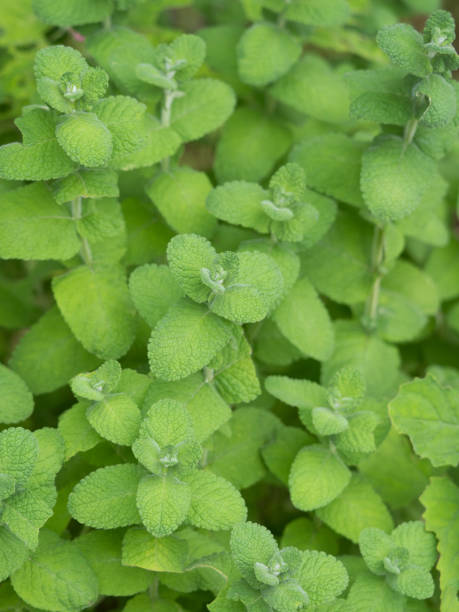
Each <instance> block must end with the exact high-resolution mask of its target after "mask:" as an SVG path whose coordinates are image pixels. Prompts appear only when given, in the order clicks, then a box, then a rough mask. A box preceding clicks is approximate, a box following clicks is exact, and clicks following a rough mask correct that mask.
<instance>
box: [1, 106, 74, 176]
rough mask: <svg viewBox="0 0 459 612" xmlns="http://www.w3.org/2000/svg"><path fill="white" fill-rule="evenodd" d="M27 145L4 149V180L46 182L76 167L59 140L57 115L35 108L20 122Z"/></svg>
mask: <svg viewBox="0 0 459 612" xmlns="http://www.w3.org/2000/svg"><path fill="white" fill-rule="evenodd" d="M16 123H17V126H18V127H19V128H20V130H21V132H22V134H23V143H24V144H20V143H18V142H13V143H10V144H6V145H3V146H2V147H0V168H1V170H0V178H4V179H13V180H16V181H18V180H27V181H46V180H49V179H53V178H54V179H56V178H61V177H63V176H66V175H67V174H70V172H72V171H73V170H75V168H76V164H75V163H74V162H73V161H72V160H71V159H70V157H68V156H67V155H66V153H65V152H64V151H63V149H62V148H61V147H60V146H59V143H58V142H57V140H56V136H55V133H54V132H55V128H56V117H55V115H54V113H53V112H50V111H48V110H44V109H33V110H30V111H28V112H27V113H25V114H24V115H23V116H22V117H20V118H19V119H17V120H16Z"/></svg>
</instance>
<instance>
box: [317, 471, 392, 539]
mask: <svg viewBox="0 0 459 612" xmlns="http://www.w3.org/2000/svg"><path fill="white" fill-rule="evenodd" d="M318 516H320V518H321V520H323V521H324V522H325V523H326V524H327V525H328V526H329V527H330V528H331V529H333V530H334V531H336V532H337V533H339V534H341V535H344V536H345V537H346V538H349V539H350V540H352V541H353V542H357V541H358V539H359V535H360V532H361V531H362V529H366V528H367V527H377V528H378V529H382V530H384V531H390V530H391V529H392V526H393V522H392V517H391V515H390V513H389V511H388V509H387V507H386V506H385V504H384V502H383V501H382V499H381V498H380V497H379V495H378V494H377V493H376V492H375V491H374V490H373V488H372V486H371V485H370V483H368V482H367V481H366V480H365V479H364V478H362V477H361V476H353V478H352V479H351V481H350V482H349V484H348V486H347V487H346V489H344V491H343V492H342V493H341V495H340V496H339V497H337V498H336V499H335V500H334V501H332V502H331V503H330V504H329V505H328V506H326V507H325V508H320V509H319V510H318Z"/></svg>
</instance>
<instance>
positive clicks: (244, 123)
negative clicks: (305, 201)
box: [209, 106, 291, 229]
mask: <svg viewBox="0 0 459 612" xmlns="http://www.w3.org/2000/svg"><path fill="white" fill-rule="evenodd" d="M290 141H291V136H290V134H289V131H288V130H287V129H286V128H285V127H284V126H283V125H281V124H280V123H279V122H278V121H275V120H274V119H273V118H271V117H269V116H268V115H265V114H262V113H261V112H260V111H259V110H258V109H257V110H255V109H252V108H250V107H245V106H243V107H240V108H238V109H236V110H235V111H234V113H233V114H232V115H231V117H230V118H229V119H228V121H227V122H226V124H225V126H224V128H223V130H222V133H221V136H220V138H219V140H218V143H217V148H216V152H215V161H214V170H215V174H216V176H217V178H218V181H219V183H224V182H226V181H236V180H240V181H259V180H261V179H263V178H265V177H266V176H267V175H268V174H269V173H270V172H271V170H272V169H273V166H274V165H275V163H276V162H277V161H278V160H279V159H281V158H282V157H283V156H284V155H285V153H286V152H287V150H288V147H289V145H290ZM220 189H221V187H220ZM259 190H260V191H261V188H259ZM265 197H266V196H265ZM209 210H210V212H212V213H213V214H215V213H214V211H213V210H211V209H210V208H209ZM228 212H230V209H228ZM240 213H242V211H240ZM261 213H262V211H261V210H260V211H259V214H260V215H261ZM216 216H217V217H219V215H218V214H216ZM263 216H264V215H263ZM221 218H223V217H221ZM239 223H240V224H241V225H246V224H245V223H241V222H240V221H239ZM265 223H266V220H265ZM247 227H252V226H251V225H249V226H247ZM255 229H257V228H256V227H255Z"/></svg>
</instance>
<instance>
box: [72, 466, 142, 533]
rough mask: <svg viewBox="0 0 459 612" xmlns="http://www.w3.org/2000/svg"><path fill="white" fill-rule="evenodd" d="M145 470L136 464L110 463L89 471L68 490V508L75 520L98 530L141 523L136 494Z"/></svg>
mask: <svg viewBox="0 0 459 612" xmlns="http://www.w3.org/2000/svg"><path fill="white" fill-rule="evenodd" d="M143 474H144V471H143V470H142V469H141V468H139V466H138V465H134V464H132V463H124V464H120V465H110V466H108V467H103V468H100V469H98V470H95V471H94V472H91V473H90V474H88V476H86V477H85V478H83V480H81V481H80V482H79V483H78V484H77V485H76V486H75V488H74V489H73V491H72V492H71V493H70V496H69V501H68V509H69V512H70V514H71V515H72V516H73V518H75V519H76V520H77V521H78V522H80V523H82V524H83V525H88V526H89V527H95V528H98V529H115V528H117V527H126V526H127V525H133V524H137V523H140V517H139V513H138V511H137V508H136V503H135V500H136V494H137V486H138V484H139V481H140V479H141V477H142V475H143Z"/></svg>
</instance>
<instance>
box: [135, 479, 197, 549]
mask: <svg viewBox="0 0 459 612" xmlns="http://www.w3.org/2000/svg"><path fill="white" fill-rule="evenodd" d="M190 502H191V491H190V487H189V485H188V484H186V483H184V482H181V481H180V480H178V479H177V478H175V477H174V476H169V475H165V476H144V477H143V478H142V479H141V481H140V483H139V488H138V490H137V508H138V510H139V514H140V518H141V520H142V523H143V524H144V525H145V527H146V529H147V531H148V532H149V533H151V534H152V535H154V536H155V537H157V538H162V537H163V536H167V535H170V534H171V533H173V532H174V531H175V530H176V529H177V528H178V527H179V526H180V525H181V524H182V523H183V521H184V520H185V518H186V516H187V514H188V510H189V508H190Z"/></svg>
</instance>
